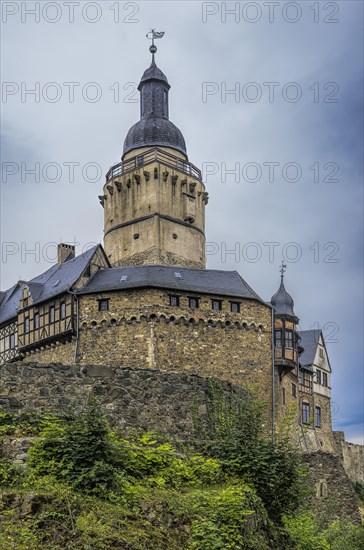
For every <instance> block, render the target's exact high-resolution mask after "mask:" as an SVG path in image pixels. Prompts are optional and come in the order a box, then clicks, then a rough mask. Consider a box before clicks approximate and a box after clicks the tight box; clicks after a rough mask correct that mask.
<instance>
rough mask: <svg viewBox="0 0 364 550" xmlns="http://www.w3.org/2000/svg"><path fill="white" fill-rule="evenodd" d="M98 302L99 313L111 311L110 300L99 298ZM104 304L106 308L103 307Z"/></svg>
mask: <svg viewBox="0 0 364 550" xmlns="http://www.w3.org/2000/svg"><path fill="white" fill-rule="evenodd" d="M97 301H98V311H109V301H110V300H109V298H99V299H98V300H97ZM102 304H106V307H102Z"/></svg>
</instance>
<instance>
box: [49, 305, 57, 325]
mask: <svg viewBox="0 0 364 550" xmlns="http://www.w3.org/2000/svg"><path fill="white" fill-rule="evenodd" d="M55 322H56V308H55V306H54V305H51V306H49V308H48V324H50V325H51V324H52V323H55Z"/></svg>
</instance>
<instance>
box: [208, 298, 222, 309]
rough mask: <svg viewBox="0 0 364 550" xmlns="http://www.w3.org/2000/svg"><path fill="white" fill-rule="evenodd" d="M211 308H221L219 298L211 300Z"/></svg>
mask: <svg viewBox="0 0 364 550" xmlns="http://www.w3.org/2000/svg"><path fill="white" fill-rule="evenodd" d="M211 304H212V309H214V310H216V311H221V310H222V301H221V300H211Z"/></svg>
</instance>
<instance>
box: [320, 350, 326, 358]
mask: <svg viewBox="0 0 364 550" xmlns="http://www.w3.org/2000/svg"><path fill="white" fill-rule="evenodd" d="M319 355H320V358H321V359H324V357H325V354H324V350H323V349H322V348H320V351H319Z"/></svg>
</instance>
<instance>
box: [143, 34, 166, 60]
mask: <svg viewBox="0 0 364 550" xmlns="http://www.w3.org/2000/svg"><path fill="white" fill-rule="evenodd" d="M163 36H164V32H158V31H156V30H155V29H150V31H149V32H148V34H146V37H147V38H148V40H151V41H152V44H151V46H150V48H149V51H150V53H151V54H152V61H153V62H154V54H155V53H156V51H157V46H155V44H154V40H155V39H156V38H163Z"/></svg>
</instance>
